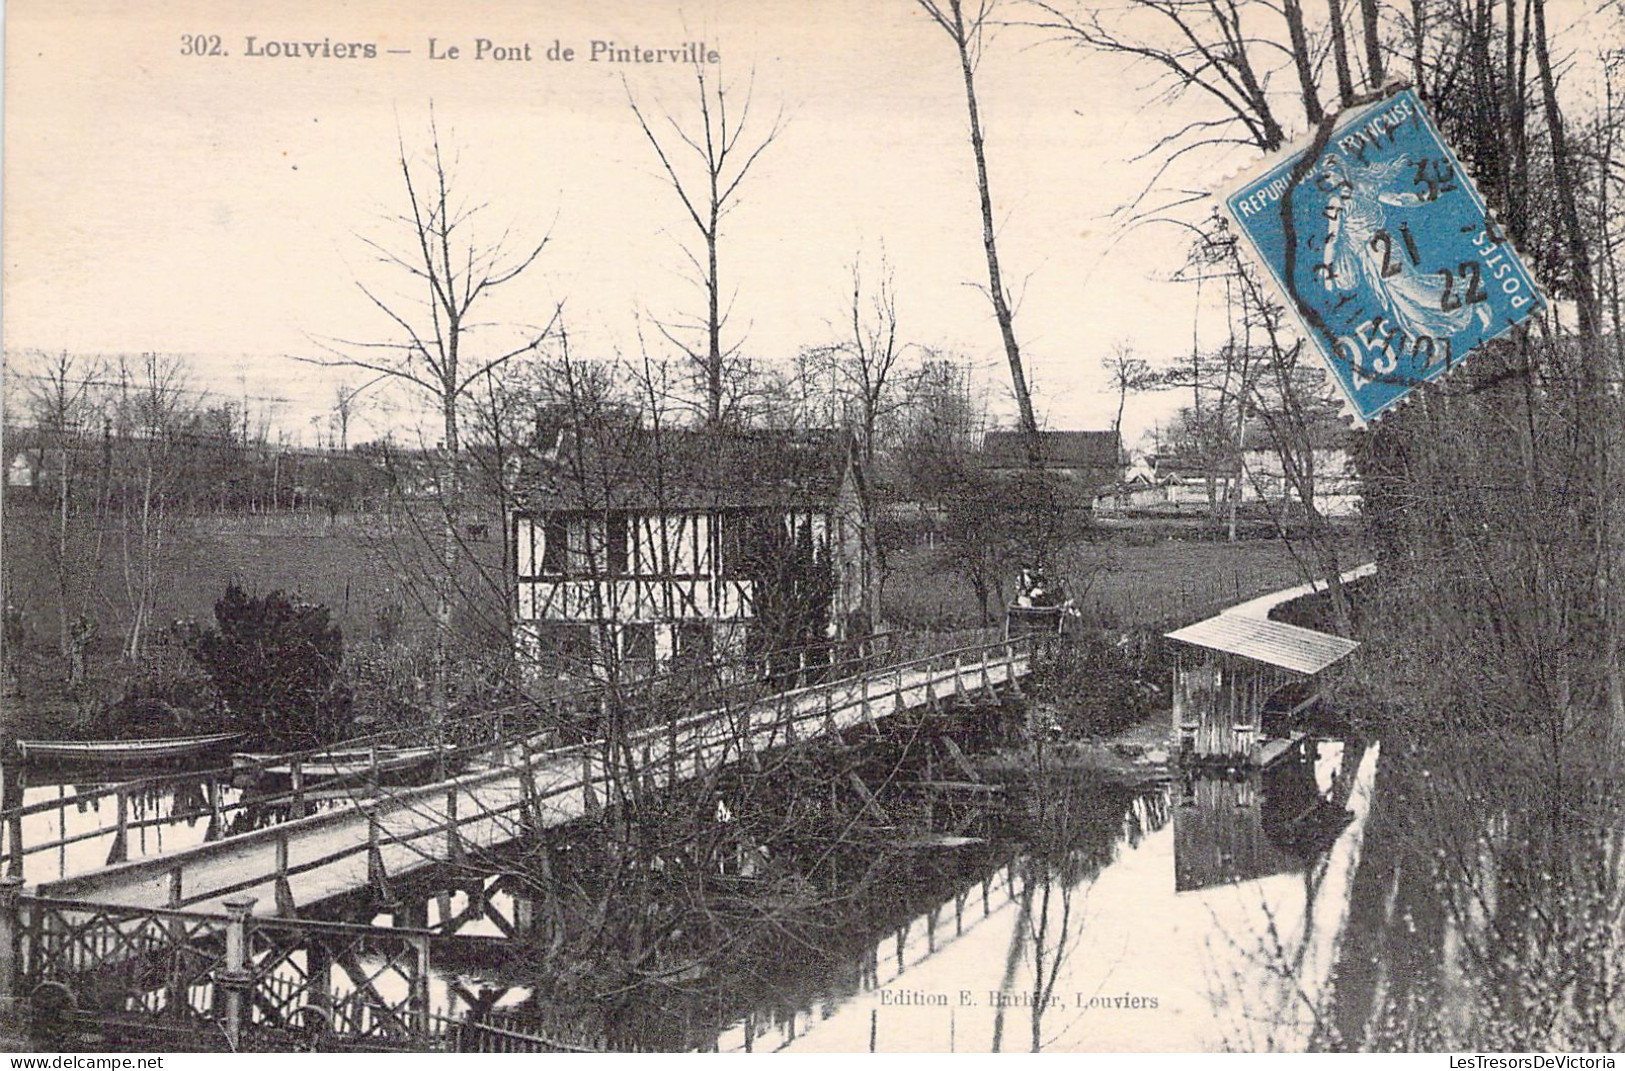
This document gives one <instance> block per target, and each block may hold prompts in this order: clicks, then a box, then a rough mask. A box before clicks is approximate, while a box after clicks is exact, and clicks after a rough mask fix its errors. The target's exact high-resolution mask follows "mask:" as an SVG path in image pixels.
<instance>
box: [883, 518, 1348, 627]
mask: <svg viewBox="0 0 1625 1071" xmlns="http://www.w3.org/2000/svg"><path fill="white" fill-rule="evenodd" d="M1351 553H1352V551H1351ZM1064 558H1065V560H1064V564H1063V565H1062V566H1061V568H1060V569H1059V570H1058V572H1059V573H1060V574H1061V575H1062V576H1063V577H1065V578H1066V580H1067V583H1068V586H1069V589H1070V590H1071V592H1072V594H1073V597H1074V598H1075V599H1076V600H1077V602H1078V604H1079V606H1080V607H1081V608H1082V609H1083V610H1084V611H1085V612H1086V613H1087V614H1088V615H1089V616H1090V617H1091V618H1092V619H1094V620H1097V621H1099V622H1100V623H1101V624H1103V625H1107V626H1110V627H1116V628H1135V627H1153V626H1162V625H1166V626H1173V625H1177V624H1184V623H1187V622H1189V621H1193V620H1197V619H1199V618H1201V617H1204V616H1207V615H1209V614H1212V613H1215V612H1217V611H1218V610H1221V609H1223V608H1224V607H1226V606H1229V605H1231V604H1233V603H1237V602H1240V601H1242V600H1243V599H1249V598H1252V597H1254V596H1256V595H1263V594H1265V593H1267V592H1270V591H1276V590H1279V589H1280V588H1283V587H1287V586H1290V585H1292V584H1298V583H1302V582H1303V580H1304V577H1303V574H1302V573H1301V572H1300V570H1299V566H1298V563H1297V562H1296V561H1295V560H1294V559H1293V557H1292V554H1291V551H1290V550H1289V549H1288V547H1287V545H1286V544H1285V543H1283V542H1282V541H1280V540H1278V539H1249V540H1243V541H1241V542H1239V543H1212V542H1196V541H1189V540H1163V541H1160V542H1150V543H1143V544H1142V545H1129V544H1128V543H1126V542H1121V541H1104V542H1101V543H1096V544H1089V545H1084V546H1080V547H1077V548H1074V549H1073V550H1072V551H1071V552H1069V553H1068V554H1067V555H1065V556H1064ZM1355 560H1356V559H1355V558H1353V557H1351V558H1350V564H1353V563H1354V561H1355ZM891 570H892V571H891V576H890V578H889V579H888V580H887V583H886V593H885V609H886V615H887V616H888V618H891V619H894V620H897V621H899V622H906V623H908V624H909V625H911V626H913V627H935V628H949V627H963V626H966V625H972V624H976V623H977V622H978V620H979V618H980V616H981V611H980V607H979V606H978V604H977V601H976V597H975V594H974V592H973V591H972V589H971V586H970V584H969V583H967V582H966V581H965V580H964V579H963V578H962V577H961V576H959V575H958V574H957V573H955V572H954V571H953V567H952V564H951V560H950V559H949V558H948V557H947V556H946V555H945V554H944V553H943V552H941V551H934V550H906V551H897V552H894V554H893V556H892V559H891ZM1014 594H1015V592H1014V590H1013V588H1012V587H1011V584H1010V581H1009V580H1007V581H1006V587H1005V591H1004V596H1005V598H1010V597H1013V596H1014ZM991 601H992V603H993V605H992V608H991V610H992V614H993V616H994V618H995V619H996V620H997V619H998V618H999V617H1000V616H1001V614H1002V610H1001V609H1000V605H999V599H998V597H997V595H995V597H994V598H993V599H992V600H991Z"/></svg>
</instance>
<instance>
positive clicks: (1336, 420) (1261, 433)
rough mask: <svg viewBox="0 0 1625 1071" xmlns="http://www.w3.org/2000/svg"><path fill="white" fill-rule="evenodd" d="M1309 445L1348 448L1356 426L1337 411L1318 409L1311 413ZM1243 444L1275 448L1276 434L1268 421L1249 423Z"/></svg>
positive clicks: (1324, 447)
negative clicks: (1271, 429)
mask: <svg viewBox="0 0 1625 1071" xmlns="http://www.w3.org/2000/svg"><path fill="white" fill-rule="evenodd" d="M1307 432H1308V436H1309V446H1310V448H1311V449H1315V450H1338V449H1348V447H1349V446H1350V445H1352V443H1353V441H1354V428H1353V426H1352V424H1351V423H1349V422H1348V421H1346V420H1345V419H1344V418H1343V417H1342V416H1341V415H1340V414H1338V413H1336V412H1326V411H1320V410H1317V411H1315V412H1314V413H1312V414H1310V418H1309V423H1308V427H1307ZM1242 445H1243V447H1244V448H1245V449H1247V450H1273V449H1275V436H1274V435H1273V434H1272V433H1271V431H1270V425H1269V423H1268V422H1267V421H1260V422H1257V423H1249V424H1248V425H1247V435H1246V438H1245V439H1244V440H1243V442H1242Z"/></svg>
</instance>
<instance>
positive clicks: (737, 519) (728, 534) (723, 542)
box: [716, 513, 750, 580]
mask: <svg viewBox="0 0 1625 1071" xmlns="http://www.w3.org/2000/svg"><path fill="white" fill-rule="evenodd" d="M716 527H717V551H716V553H717V560H716V573H717V576H718V577H719V578H720V579H723V580H738V579H740V578H741V577H743V576H744V575H745V572H746V562H745V546H746V543H747V533H748V532H749V531H750V517H749V516H748V515H747V514H743V513H719V514H717V518H716Z"/></svg>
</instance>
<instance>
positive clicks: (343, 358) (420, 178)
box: [320, 110, 559, 716]
mask: <svg viewBox="0 0 1625 1071" xmlns="http://www.w3.org/2000/svg"><path fill="white" fill-rule="evenodd" d="M398 146H399V154H398V160H399V167H400V175H401V180H402V184H403V186H404V190H405V194H406V197H405V210H404V212H402V213H401V214H399V215H397V216H395V217H393V220H392V222H393V223H394V224H396V226H397V229H398V230H399V231H400V232H401V236H400V237H398V238H391V239H373V238H364V239H363V241H364V242H365V244H366V246H367V248H368V249H369V250H371V251H372V254H373V257H374V260H375V261H376V262H377V263H378V264H379V265H381V266H382V267H384V268H385V269H388V270H389V271H390V272H392V273H395V274H396V275H397V276H399V277H402V278H404V280H405V283H406V287H405V293H404V294H403V295H402V296H400V297H393V296H389V295H388V294H387V292H385V291H383V290H381V289H379V288H378V287H376V286H374V285H373V284H371V283H368V282H365V281H361V280H357V282H356V286H357V287H358V288H359V289H360V291H361V293H362V294H363V295H364V296H365V297H366V299H367V301H368V302H369V303H370V304H371V305H372V307H373V308H374V309H375V310H376V311H377V312H378V313H380V314H382V316H383V317H384V319H385V320H387V321H388V323H389V324H390V327H391V334H390V337H388V338H386V339H382V340H376V341H367V340H338V341H336V342H334V343H332V344H330V345H329V346H328V347H327V348H328V349H329V350H330V352H331V353H332V354H333V356H332V357H331V358H329V359H325V360H323V361H321V362H320V363H325V364H328V365H333V366H338V367H347V368H356V369H362V370H365V371H368V372H372V373H374V374H376V375H378V376H381V377H384V378H386V379H388V380H391V381H394V382H397V383H401V384H405V385H406V386H407V387H408V388H409V389H413V390H416V391H420V392H422V394H423V395H425V396H426V397H427V398H428V399H429V400H430V401H431V403H432V404H433V406H434V409H435V413H436V416H437V418H438V419H439V421H440V425H441V428H442V435H443V438H442V440H441V443H440V447H439V462H440V464H439V468H440V472H439V503H440V507H441V512H442V517H441V522H442V523H441V528H440V540H439V542H440V560H439V563H438V569H437V570H436V575H435V578H434V585H435V620H436V623H437V626H438V636H437V639H436V643H435V651H436V654H435V686H434V696H433V704H434V707H435V709H436V711H437V714H439V715H441V716H443V715H444V712H445V708H446V703H447V696H446V677H447V658H448V654H447V643H448V640H449V638H450V635H451V630H452V609H453V587H454V581H453V574H454V573H455V571H456V568H457V562H458V557H459V540H460V537H459V532H458V523H459V515H460V513H461V510H462V482H463V471H462V470H463V456H462V454H463V451H462V433H461V427H460V420H459V411H460V408H461V406H462V404H463V402H464V401H465V399H467V398H468V397H469V395H470V392H471V391H472V390H473V389H474V388H475V387H476V386H477V385H478V384H480V383H482V382H483V381H484V380H485V378H486V377H487V376H488V375H489V374H490V373H491V372H492V371H493V370H495V369H498V368H501V367H502V366H503V365H506V364H508V363H509V362H511V361H514V360H515V359H517V358H520V357H522V356H524V355H526V354H534V353H535V352H536V351H537V349H538V347H539V346H540V345H541V344H542V343H543V342H544V341H545V340H546V339H547V338H548V337H549V335H550V334H551V333H552V331H553V328H554V326H555V325H556V324H557V322H558V318H559V309H558V308H557V307H555V308H554V309H553V310H552V313H551V316H550V317H549V319H548V320H547V322H546V323H545V324H544V325H542V326H540V327H536V326H534V325H532V326H530V327H526V328H524V329H522V338H521V339H520V340H519V341H518V343H517V344H516V345H504V346H500V347H497V348H495V350H494V352H491V351H488V352H485V353H481V354H480V355H479V356H477V357H472V358H471V356H470V354H469V353H468V352H467V351H466V349H465V347H466V345H467V344H468V343H469V342H470V341H471V340H473V337H474V336H475V334H476V333H477V332H479V331H480V330H481V329H486V328H490V327H492V326H494V325H493V324H492V323H490V322H489V321H482V320H479V319H476V315H477V314H478V313H479V312H480V310H482V309H484V308H485V306H486V304H487V302H488V301H489V299H490V298H491V296H492V294H493V293H494V292H495V291H497V290H499V289H500V288H501V287H503V286H505V285H506V284H508V283H511V282H513V281H514V280H515V279H518V278H519V277H520V276H521V275H523V274H524V273H525V271H526V270H527V269H528V268H530V267H531V266H532V265H533V264H535V263H536V260H537V258H538V257H540V256H541V254H542V250H543V249H545V248H546V246H547V242H548V236H546V235H544V236H543V237H541V238H540V239H538V240H536V241H533V242H525V243H524V244H523V245H519V246H515V245H514V244H513V241H512V235H511V232H510V231H508V230H503V231H502V232H501V233H499V234H498V235H497V236H496V237H495V238H486V237H484V236H482V235H480V234H478V233H476V230H475V228H476V218H477V217H478V216H479V214H480V213H481V212H482V211H483V210H484V209H485V208H487V207H488V206H487V205H486V204H483V203H475V202H470V201H468V200H466V198H465V196H464V195H463V194H462V193H460V192H459V190H458V188H457V183H456V180H455V178H454V176H453V174H452V169H453V166H454V164H455V160H454V159H448V158H447V153H446V151H445V149H444V148H443V147H442V145H441V140H440V131H439V127H438V125H437V123H436V121H435V118H434V113H433V111H432V110H431V112H430V116H429V146H428V152H427V155H426V156H425V157H423V158H421V159H420V158H415V157H414V156H413V155H411V154H410V153H409V152H408V151H407V148H406V143H405V141H404V139H401V140H399V142H398ZM408 295H411V296H408Z"/></svg>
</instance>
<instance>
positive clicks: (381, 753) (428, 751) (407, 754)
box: [231, 744, 456, 777]
mask: <svg viewBox="0 0 1625 1071" xmlns="http://www.w3.org/2000/svg"><path fill="white" fill-rule="evenodd" d="M454 750H456V749H455V748H454V747H453V746H452V745H450V744H447V745H446V746H444V747H441V748H436V747H379V748H378V749H377V750H376V758H377V768H378V769H379V770H380V771H385V770H388V771H398V770H408V769H412V768H415V767H418V766H423V765H426V764H427V763H430V762H433V761H434V759H435V757H436V756H437V755H450V754H451V753H452V752H453V751H454ZM374 755H375V752H374V749H372V748H364V747H361V748H337V749H334V750H332V751H318V752H316V753H314V754H311V755H307V756H305V757H303V758H301V759H300V760H299V772H300V774H301V776H304V777H350V776H353V775H360V774H364V773H367V772H369V771H370V770H372V768H373V760H374ZM231 765H232V767H233V769H235V770H236V771H237V772H238V773H239V774H244V773H246V774H259V775H263V776H271V777H291V776H292V775H293V761H292V760H291V759H287V758H284V757H283V756H282V755H276V754H256V753H253V752H242V751H240V752H238V753H236V754H235V755H233V756H232V757H231Z"/></svg>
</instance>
